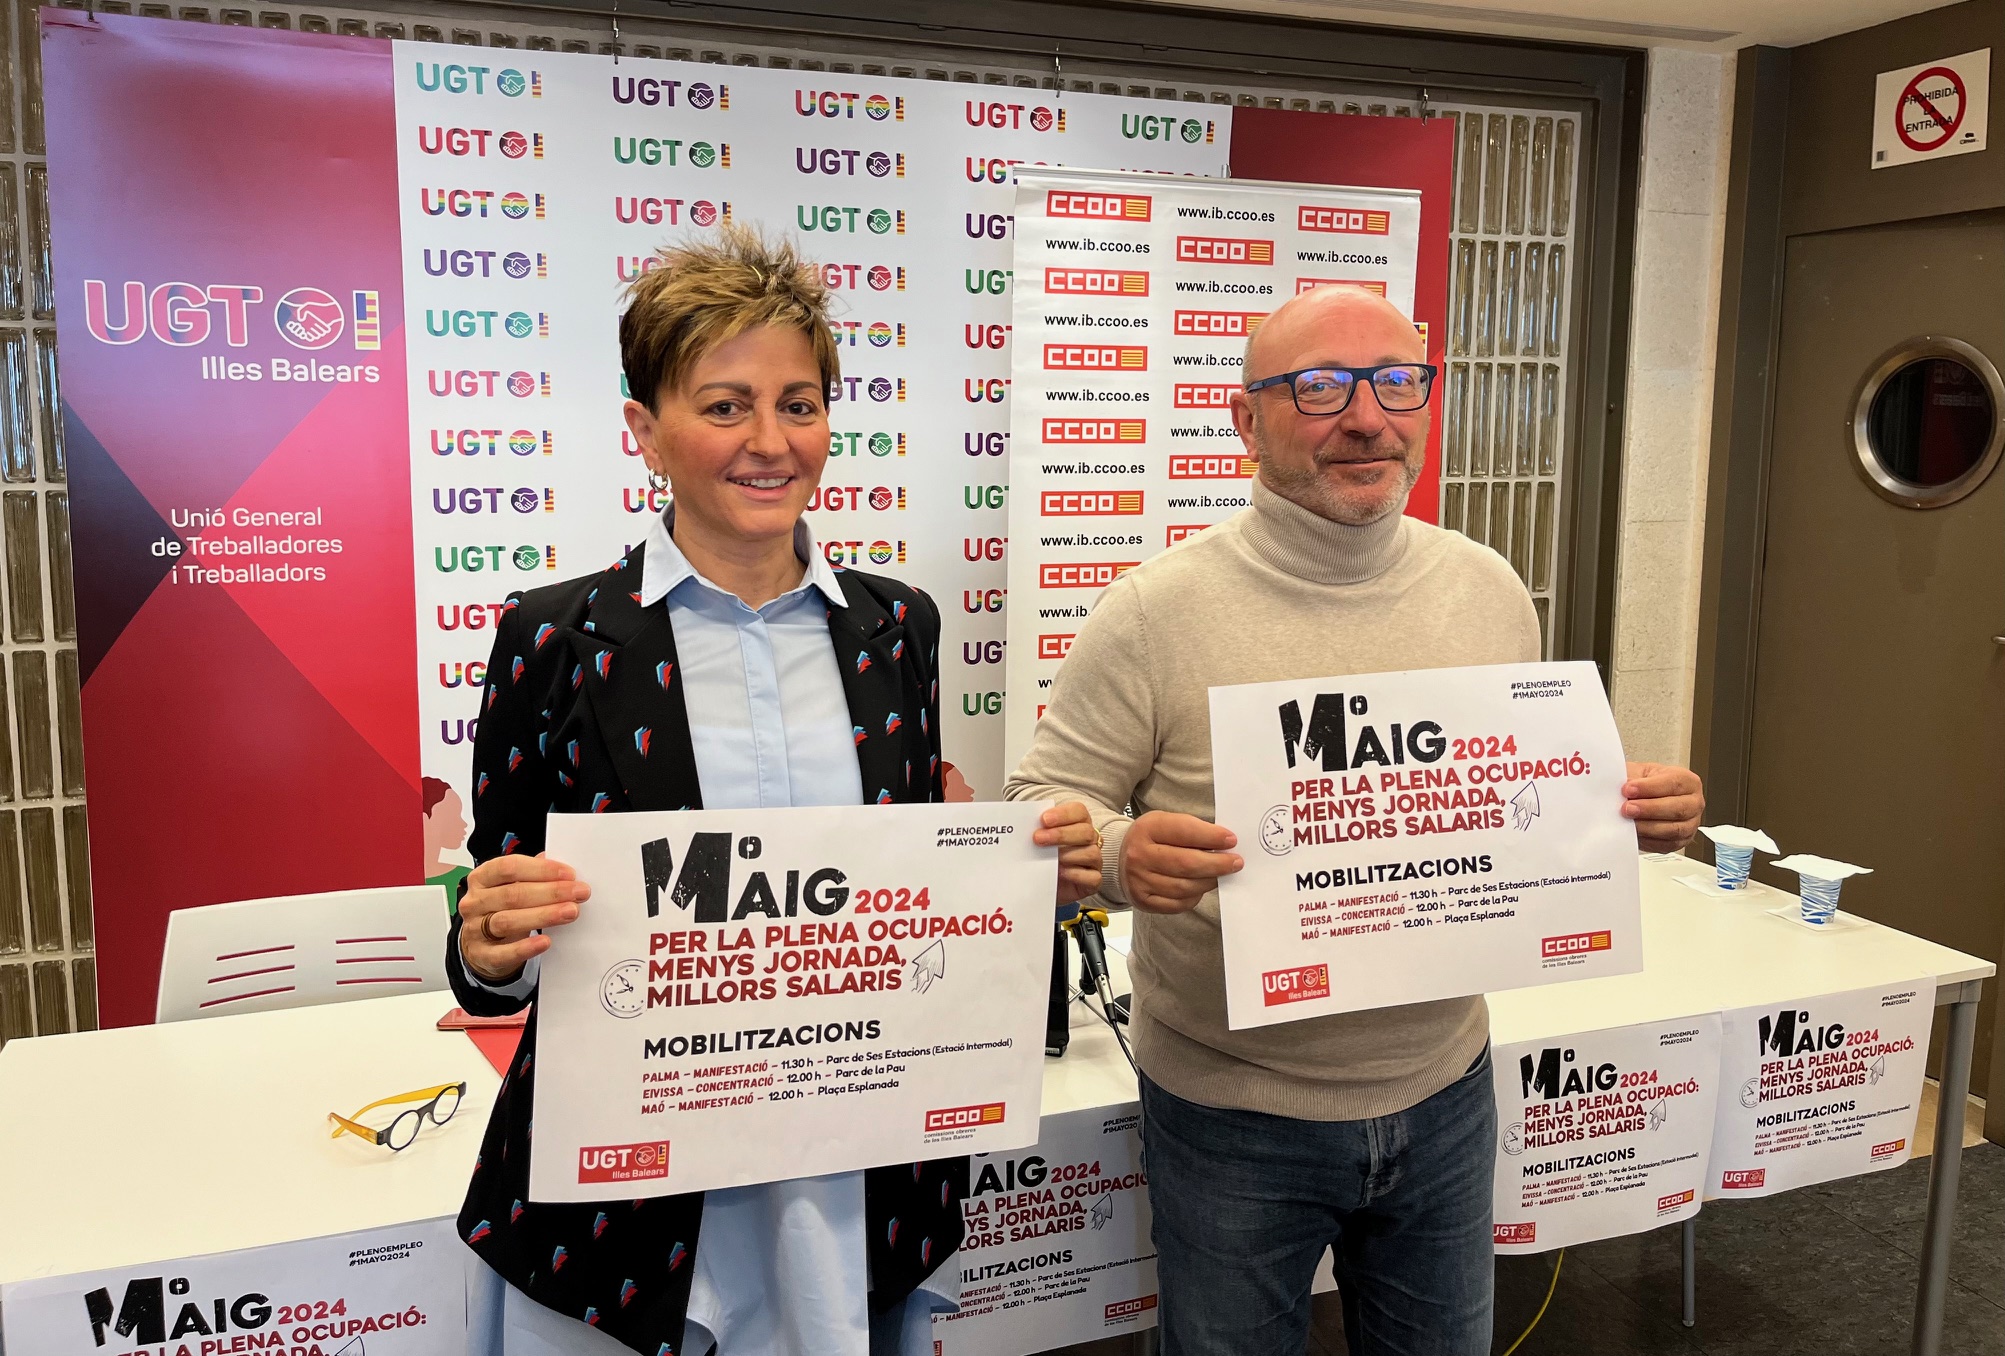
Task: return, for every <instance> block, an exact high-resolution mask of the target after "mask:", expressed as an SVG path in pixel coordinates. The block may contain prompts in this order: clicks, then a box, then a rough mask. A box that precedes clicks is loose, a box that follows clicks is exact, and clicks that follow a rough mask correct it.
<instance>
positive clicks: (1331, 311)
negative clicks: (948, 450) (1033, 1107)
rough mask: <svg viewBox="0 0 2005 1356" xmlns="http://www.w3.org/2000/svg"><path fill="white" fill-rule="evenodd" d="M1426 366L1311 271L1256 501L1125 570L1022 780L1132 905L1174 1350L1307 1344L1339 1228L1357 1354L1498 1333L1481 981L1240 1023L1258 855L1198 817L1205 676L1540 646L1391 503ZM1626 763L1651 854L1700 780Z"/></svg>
mask: <svg viewBox="0 0 2005 1356" xmlns="http://www.w3.org/2000/svg"><path fill="white" fill-rule="evenodd" d="M1425 357H1426V350H1425V346H1424V345H1423V343H1422V341H1421V338H1420V335H1419V333H1418V332H1417V331H1416V330H1415V329H1414V327H1413V325H1412V324H1411V322H1409V321H1408V320H1407V319H1406V317H1404V316H1403V315H1401V314H1400V313H1399V312H1398V310H1397V309H1396V308H1394V307H1393V306H1391V305H1390V304H1389V303H1387V302H1385V301H1384V300H1382V299H1381V298H1379V297H1376V296H1374V295H1372V294H1370V293H1367V292H1364V291H1362V290H1359V289H1353V288H1342V287H1331V288H1318V289H1316V290H1315V291H1312V292H1309V293H1306V294H1304V295H1300V296H1297V297H1295V298H1293V299H1291V300H1290V301H1288V302H1286V303H1284V304H1283V305H1282V306H1281V307H1279V308H1278V309H1277V310H1276V311H1275V312H1274V313H1273V315H1272V316H1271V317H1269V319H1268V320H1267V321H1266V323H1264V324H1263V325H1262V326H1261V328H1260V329H1259V331H1258V332H1257V333H1256V334H1255V335H1254V336H1253V338H1252V339H1251V340H1250V341H1249V343H1248V345H1247V351H1246V360H1245V367H1244V375H1245V379H1246V386H1245V389H1244V390H1242V391H1241V392H1239V393H1238V394H1237V395H1236V396H1235V398H1234V400H1233V422H1234V425H1235V427H1236V428H1237V430H1238V432H1239V435H1240V438H1241V440H1242V442H1243V443H1244V444H1245V447H1246V450H1247V452H1248V454H1249V455H1250V456H1252V457H1254V458H1256V459H1257V460H1258V462H1259V473H1258V476H1257V478H1256V479H1255V480H1254V482H1253V492H1252V500H1251V505H1250V507H1248V508H1247V509H1245V510H1243V511H1242V512H1240V513H1239V514H1238V515H1236V516H1235V517H1233V518H1230V519H1228V520H1227V521H1226V522H1224V523H1222V524H1220V525H1219V526H1217V527H1214V528H1212V529H1210V530H1209V531H1207V532H1205V533H1203V534H1201V535H1200V536H1198V537H1196V538H1193V539H1191V540H1190V541H1187V542H1185V543H1183V544H1182V545H1180V546H1178V547H1176V548H1174V549H1172V550H1170V551H1168V552H1166V553H1165V554H1163V555H1161V556H1159V557H1157V558H1156V559H1154V560H1151V561H1149V562H1147V563H1145V564H1143V565H1142V566H1140V567H1139V568H1137V569H1135V570H1132V571H1130V572H1129V573H1127V574H1126V575H1124V576H1122V577H1121V578H1120V579H1118V580H1117V581H1115V583H1114V584H1113V586H1112V587H1111V588H1109V589H1108V590H1107V592H1106V593H1105V594H1104V595H1103V596H1102V598H1101V601H1100V604H1099V606H1098V607H1097V608H1096V609H1095V611H1094V613H1093V615H1092V616H1091V617H1090V618H1089V619H1088V620H1087V622H1086V624H1085V625H1084V626H1083V627H1082V628H1081V630H1080V632H1079V635H1078V637H1077V639H1076V640H1075V641H1074V642H1073V646H1072V650H1071V653H1070V655H1069V656H1068V657H1067V659H1066V661H1065V664H1064V667H1063V668H1062V669H1061V671H1060V673H1059V675H1058V677H1057V679H1056V681H1055V682H1054V683H1053V686H1052V689H1051V692H1050V704H1049V706H1048V707H1047V709H1046V711H1045V713H1044V716H1043V718H1042V719H1041V720H1040V721H1039V722H1038V726H1037V732H1036V736H1035V738H1034V740H1033V742H1032V744H1031V747H1030V750H1029V752H1028V753H1027V754H1026V756H1025V758H1024V760H1023V763H1022V765H1021V766H1020V767H1018V769H1017V771H1016V773H1015V774H1014V776H1013V777H1012V778H1011V779H1010V783H1009V786H1008V789H1007V794H1008V795H1009V796H1011V797H1012V798H1020V799H1031V800H1044V799H1071V798H1074V797H1077V798H1080V799H1083V800H1084V801H1085V802H1086V804H1087V806H1088V808H1089V810H1090V811H1091V813H1092V817H1093V821H1094V824H1095V826H1096V827H1097V828H1098V829H1099V830H1100V832H1101V834H1102V835H1103V844H1104V845H1103V853H1102V859H1101V861H1102V869H1103V873H1104V877H1103V883H1102V886H1101V892H1102V894H1103V895H1104V896H1105V897H1106V898H1107V899H1109V900H1110V901H1112V902H1114V903H1116V904H1130V905H1133V906H1134V908H1135V909H1136V910H1137V912H1138V915H1139V916H1138V917H1137V919H1136V926H1135V950H1134V955H1133V957H1132V967H1133V973H1134V977H1135V988H1136V994H1135V1019H1134V1020H1135V1048H1136V1055H1137V1058H1138V1060H1139V1062H1140V1064H1141V1066H1142V1072H1143V1078H1142V1101H1143V1115H1144V1137H1145V1142H1146V1144H1147V1152H1148V1163H1149V1197H1150V1204H1151V1207H1152V1209H1153V1210H1154V1212H1155V1242H1156V1246H1157V1249H1158V1252H1159V1254H1160V1256H1159V1263H1158V1265H1159V1269H1160V1270H1159V1274H1160V1278H1161V1284H1162V1324H1163V1344H1164V1351H1165V1352H1166V1353H1168V1354H1169V1356H1197V1354H1200V1353H1201V1354H1202V1356H1239V1353H1244V1352H1248V1351H1294V1350H1299V1349H1300V1348H1301V1346H1302V1344H1303V1342H1304V1340H1305V1338H1306V1334H1307V1330H1308V1323H1309V1287H1310V1283H1311V1280H1312V1277H1313V1274H1314V1271H1315V1267H1316V1263H1317V1260H1318V1259H1319V1258H1320V1257H1321V1255H1322V1253H1323V1250H1324V1249H1325V1248H1329V1247H1333V1248H1334V1253H1335V1265H1336V1272H1337V1277H1338V1283H1339V1285H1340V1287H1341V1289H1342V1294H1343V1305H1344V1320H1345V1328H1346V1332H1347V1336H1348V1339H1349V1345H1350V1350H1351V1351H1352V1352H1354V1353H1357V1356H1479V1354H1480V1353H1487V1352H1488V1351H1489V1350H1490V1315H1491V1283H1492V1269H1493V1263H1492V1243H1491V1174H1492V1161H1493V1156H1494V1146H1495V1143H1496V1138H1495V1136H1496V1103H1495V1098H1494V1095H1493V1093H1492V1089H1491V1080H1490V1072H1489V1061H1488V1057H1487V1056H1488V1013H1487V1010H1486V1008H1485V1006H1484V1003H1483V1000H1482V998H1481V997H1480V996H1472V997H1457V998H1445V999H1438V1000H1435V1001H1430V1002H1416V1003H1407V1004H1404V1005H1402V1006H1395V1007H1384V1008H1378V1009H1375V1010H1370V1011H1357V1012H1346V1013H1341V1014H1335V1015H1329V1016H1320V1017H1314V1018H1311V1019H1309V1020H1305V1021H1299V1022H1292V1023H1289V1024H1288V1025H1286V1026H1281V1027H1275V1028H1255V1029H1249V1030H1232V1029H1231V1028H1230V1027H1229V1025H1228V1022H1227V1014H1226V993H1225V978H1224V961H1223V955H1222V949H1221V937H1220V924H1219V912H1218V898H1217V893H1216V891H1217V885H1218V879H1219V878H1220V877H1221V876H1228V875H1230V874H1232V873H1233V872H1236V871H1238V870H1240V869H1241V868H1242V867H1243V865H1244V859H1243V858H1242V857H1241V856H1240V854H1239V852H1237V851H1235V849H1238V848H1239V847H1240V846H1241V844H1240V842H1239V840H1238V839H1237V837H1236V836H1235V835H1234V834H1232V833H1231V832H1229V831H1228V830H1226V829H1224V828H1222V827H1220V826H1219V825H1217V824H1215V823H1212V822H1210V821H1211V820H1212V818H1213V815H1214V809H1215V797H1214V787H1213V761H1212V740H1211V724H1210V714H1209V704H1208V703H1209V690H1210V689H1211V688H1213V687H1221V686H1230V685H1236V684H1245V683H1257V682H1272V681H1277V680H1283V679H1299V678H1324V677H1332V676H1338V675H1347V674H1372V673H1392V672H1400V671H1409V670H1420V669H1438V668H1455V667H1464V666H1472V665H1488V664H1525V663H1530V662H1533V661H1536V660H1537V659H1538V658H1539V656H1540V653H1541V645H1540V638H1539V629H1538V622H1537V618H1536V615H1535V613H1534V612H1533V609H1532V604H1531V599H1530V597H1529V596H1528V595H1527V593H1526V591H1525V588H1524V586H1523V584H1522V583H1520V582H1519V580H1518V579H1517V577H1516V576H1515V575H1513V574H1512V572H1511V569H1510V567H1509V565H1507V564H1506V563H1505V562H1504V560H1503V559H1502V558H1501V557H1499V556H1498V555H1496V553H1494V552H1492V551H1490V550H1488V549H1487V548H1485V547H1482V546H1478V545H1475V544H1474V543H1472V542H1470V541H1468V540H1467V539H1466V538H1464V537H1462V536H1460V535H1459V534H1457V533H1453V532H1446V531H1442V530H1440V529H1437V528H1434V527H1431V526H1428V525H1426V524H1424V523H1420V522H1417V521H1414V520H1412V519H1409V518H1406V517H1404V516H1403V514H1402V512H1401V510H1402V509H1403V508H1404V506H1405V503H1406V497H1407V493H1408V491H1409V490H1410V489H1411V488H1412V486H1413V484H1414V482H1415V481H1416V480H1417V478H1418V477H1419V474H1420V471H1421V466H1422V459H1423V456H1424V449H1425V447H1426V443H1427V430H1428V422H1429V406H1430V398H1431V393H1432V386H1433V379H1434V375H1435V373H1434V370H1433V369H1432V368H1431V367H1429V366H1428V365H1427V364H1426V362H1425ZM1249 752H1250V751H1249ZM1627 773H1628V776H1627V780H1626V781H1625V782H1624V783H1623V784H1622V786H1621V796H1622V799H1621V801H1620V807H1621V809H1620V812H1621V814H1622V815H1624V816H1626V817H1627V818H1629V819H1632V820H1634V821H1635V823H1636V838H1637V842H1638V844H1639V845H1640V846H1641V847H1643V848H1644V849H1646V850H1650V851H1668V850H1672V849H1675V848H1678V847H1680V846H1682V845H1683V844H1684V843H1685V842H1686V840H1687V839H1689V838H1690V836H1691V835H1692V833H1693V832H1694V831H1695V830H1696V829H1697V826H1698V820H1699V814H1700V811H1701V809H1702V806H1703V801H1702V797H1701V796H1700V789H1699V783H1698V779H1697V778H1696V777H1695V776H1694V775H1693V774H1692V773H1690V772H1689V771H1686V770H1684V769H1682V768H1672V767H1659V766H1656V765H1654V764H1641V765H1630V766H1629V768H1628V769H1627ZM1130 807H1132V811H1133V814H1132V816H1131V815H1130V813H1129V808H1130ZM1609 813H1611V814H1613V813H1614V809H1613V807H1612V806H1611V809H1610V811H1609ZM1245 847H1246V849H1247V850H1249V851H1255V852H1257V851H1260V849H1259V847H1258V846H1257V845H1256V844H1254V843H1251V842H1249V843H1247V844H1245Z"/></svg>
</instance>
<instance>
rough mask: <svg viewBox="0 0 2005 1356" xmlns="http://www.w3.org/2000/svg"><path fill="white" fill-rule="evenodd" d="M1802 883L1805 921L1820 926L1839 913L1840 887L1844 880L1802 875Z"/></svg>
mask: <svg viewBox="0 0 2005 1356" xmlns="http://www.w3.org/2000/svg"><path fill="white" fill-rule="evenodd" d="M1800 880H1801V883H1802V898H1803V921H1804V922H1806V923H1814V924H1816V925H1817V926H1819V927H1822V926H1823V925H1824V924H1826V923H1828V922H1830V921H1831V920H1832V919H1833V918H1835V917H1836V916H1837V914H1838V889H1839V887H1840V886H1842V885H1843V884H1844V883H1845V882H1844V881H1842V880H1820V879H1818V878H1817V877H1816V876H1803V877H1800Z"/></svg>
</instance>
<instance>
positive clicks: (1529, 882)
mask: <svg viewBox="0 0 2005 1356" xmlns="http://www.w3.org/2000/svg"><path fill="white" fill-rule="evenodd" d="M1211 748H1212V763H1213V768H1214V772H1213V781H1214V784H1215V787H1216V794H1217V811H1216V818H1217V821H1218V823H1220V824H1222V825H1224V826H1225V827H1227V828H1229V829H1231V830H1232V831H1233V832H1234V833H1236V834H1238V836H1239V852H1240V855H1241V856H1242V857H1244V858H1245V860H1246V868H1245V870H1243V871H1240V872H1238V873H1236V874H1234V875H1230V876H1226V877H1224V878H1223V879H1222V880H1221V881H1220V882H1219V920H1220V924H1221V928H1222V931H1223V935H1224V949H1225V995H1226V1014H1227V1019H1228V1021H1229V1023H1230V1024H1231V1026H1232V1028H1233V1029H1234V1030H1238V1029H1241V1028H1244V1027H1252V1026H1268V1025H1271V1024H1273V1023H1276V1022H1292V1021H1298V1020H1300V1019H1302V1018H1304V1017H1321V1016H1325V1015H1327V1014H1329V1013H1333V1012H1355V1011H1358V1010H1360V1009H1364V1008H1381V1007H1391V1006H1394V1005H1396V1004H1401V1003H1419V1002H1425V1001H1427V1000H1430V999H1436V998H1454V997H1458V996H1462V995H1466V994H1476V993H1486V992H1489V991H1492V990H1496V989H1516V988H1523V987H1526V986H1529V985H1534V984H1548V983H1553V982H1556V981H1560V980H1572V979H1587V978H1590V977H1594V976H1598V975H1615V974H1627V973H1630V972H1632V971H1636V970H1640V969H1642V968H1643V950H1642V935H1641V932H1642V902H1641V896H1640V894H1639V893H1638V886H1637V881H1636V831H1635V828H1634V826H1633V825H1631V824H1630V822H1629V821H1628V820H1626V819H1624V818H1623V817H1622V813H1621V805H1622V784H1623V781H1624V779H1625V777H1626V775H1627V773H1626V765H1625V764H1624V762H1623V757H1622V741H1621V738H1620V736H1619V735H1618V734H1617V733H1616V730H1615V718H1614V716H1613V715H1612V714H1611V713H1610V711H1609V709H1608V697H1607V694H1606V693H1605V692H1604V691H1603V690H1602V686H1601V677H1600V675H1599V673H1598V672H1597V671H1596V669H1595V667H1594V665H1593V664H1590V663H1585V662H1581V663H1564V664H1496V665H1489V666H1484V667H1479V668H1460V669H1430V670H1420V671H1414V672H1409V673H1371V674H1352V675H1350V676H1348V677H1342V678H1304V679H1299V680H1290V681H1286V682H1278V683H1249V684H1245V685H1242V686H1235V687H1215V688H1212V689H1211Z"/></svg>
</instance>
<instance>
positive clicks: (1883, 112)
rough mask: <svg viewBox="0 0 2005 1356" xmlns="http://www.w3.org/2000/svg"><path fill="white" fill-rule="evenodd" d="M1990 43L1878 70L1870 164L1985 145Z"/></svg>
mask: <svg viewBox="0 0 2005 1356" xmlns="http://www.w3.org/2000/svg"><path fill="white" fill-rule="evenodd" d="M1990 86H1991V49H1990V48H1989V47H1986V48H1983V49H1982V50H1980V51H1976V52H1965V53H1964V54H1963V55H1962V56H1953V57H1944V58H1943V59H1942V60H1940V61H1925V62H1923V63H1922V64H1921V65H1919V66H1908V67H1905V68H1903V69H1901V70H1898V71H1882V72H1880V74H1879V76H1878V77H1877V78H1876V79H1875V81H1874V86H1873V168H1874V169H1885V168H1886V167H1887V166H1889V165H1906V164H1911V163H1912V162H1914V161H1916V160H1937V159H1940V158H1942V157H1943V156H1949V155H1964V154H1967V153H1968V152H1970V151H1981V150H1983V149H1984V133H1985V124H1986V122H1987V120H1988V118H1989V114H1990Z"/></svg>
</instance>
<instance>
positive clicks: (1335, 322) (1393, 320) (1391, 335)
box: [1244, 285, 1427, 381]
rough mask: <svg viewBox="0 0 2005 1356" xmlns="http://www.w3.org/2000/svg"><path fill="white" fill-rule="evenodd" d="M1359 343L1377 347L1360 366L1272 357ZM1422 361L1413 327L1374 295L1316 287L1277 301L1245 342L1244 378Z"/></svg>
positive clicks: (1424, 354)
mask: <svg viewBox="0 0 2005 1356" xmlns="http://www.w3.org/2000/svg"><path fill="white" fill-rule="evenodd" d="M1333 343H1334V344H1342V345H1344V346H1345V347H1347V348H1348V347H1352V346H1353V345H1358V344H1362V345H1363V346H1364V347H1365V348H1367V349H1369V348H1371V346H1372V345H1373V344H1374V343H1377V344H1378V345H1379V346H1380V351H1379V352H1378V354H1377V356H1375V357H1372V358H1370V359H1368V360H1366V361H1363V362H1351V361H1347V362H1341V363H1340V362H1337V361H1336V360H1335V359H1334V358H1332V357H1329V356H1327V355H1326V356H1315V357H1309V358H1306V359H1305V360H1303V361H1299V362H1298V361H1295V359H1294V358H1292V357H1290V358H1282V359H1277V357H1276V355H1277V354H1294V355H1300V354H1302V353H1310V352H1315V351H1317V350H1318V347H1319V346H1327V345H1329V344H1333ZM1426 361H1427V345H1426V343H1425V342H1423V341H1422V339H1421V337H1420V331H1419V330H1417V329H1415V328H1414V326H1413V322H1412V321H1411V320H1408V319H1407V318H1406V317H1405V316H1404V315H1402V314H1400V310H1399V308H1398V307H1397V306H1395V305H1393V304H1392V303H1391V302H1389V301H1387V300H1386V299H1385V298H1384V297H1382V296H1380V295H1379V294H1378V293H1376V292H1372V291H1368V290H1367V289H1365V288H1362V287H1352V286H1349V285H1342V286H1334V287H1318V288H1315V289H1313V290H1311V291H1308V292H1302V293H1298V294H1297V295H1295V296H1292V297H1290V298H1289V299H1288V300H1286V301H1284V302H1282V303H1281V304H1280V305H1279V306H1277V307H1276V308H1275V309H1274V311H1273V312H1272V313H1271V314H1270V315H1269V316H1268V317H1267V319H1266V320H1265V321H1264V322H1262V324H1261V326H1260V328H1259V329H1257V330H1255V331H1253V333H1252V334H1251V335H1249V336H1248V337H1247V340H1246V367H1245V369H1244V370H1245V373H1246V379H1247V380H1248V381H1258V380H1260V379H1261V378H1262V377H1267V376H1273V375H1274V374H1276V373H1278V372H1293V371H1296V370H1298V369H1300V368H1304V367H1315V366H1318V365H1319V364H1327V365H1329V366H1333V367H1370V366H1375V365H1377V364H1379V363H1419V362H1426Z"/></svg>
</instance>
